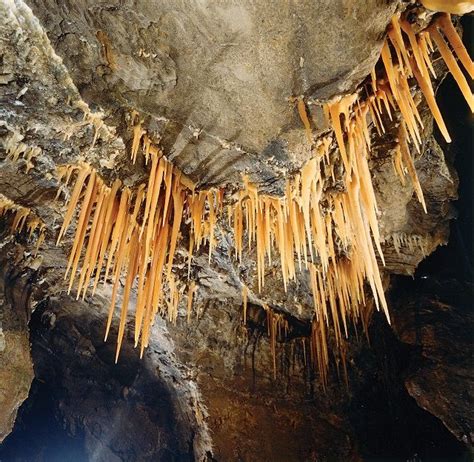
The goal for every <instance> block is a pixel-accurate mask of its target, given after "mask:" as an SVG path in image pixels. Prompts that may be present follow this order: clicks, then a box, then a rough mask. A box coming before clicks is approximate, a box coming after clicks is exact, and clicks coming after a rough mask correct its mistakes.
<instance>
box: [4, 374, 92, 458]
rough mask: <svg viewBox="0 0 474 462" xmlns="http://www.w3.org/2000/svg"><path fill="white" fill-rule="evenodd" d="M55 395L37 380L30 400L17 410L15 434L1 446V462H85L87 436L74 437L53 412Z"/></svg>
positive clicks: (32, 387) (11, 434) (32, 386)
mask: <svg viewBox="0 0 474 462" xmlns="http://www.w3.org/2000/svg"><path fill="white" fill-rule="evenodd" d="M54 409H55V404H54V393H53V390H52V389H51V388H50V387H49V386H48V384H47V383H42V382H40V381H38V380H36V379H35V380H34V381H33V383H32V385H31V390H30V394H29V397H28V399H27V400H26V401H25V402H24V403H23V405H22V406H21V407H20V409H19V411H18V416H17V419H16V421H15V426H14V428H13V431H12V433H10V435H9V436H8V437H7V438H6V439H5V441H4V442H3V444H2V445H0V461H2V462H10V461H11V462H64V461H68V462H84V461H87V460H88V458H87V455H86V452H85V448H84V436H83V434H82V432H79V431H78V433H77V434H76V435H75V436H72V435H71V434H70V433H69V432H68V431H66V430H65V429H64V428H62V427H61V425H60V420H58V416H57V415H55V413H54Z"/></svg>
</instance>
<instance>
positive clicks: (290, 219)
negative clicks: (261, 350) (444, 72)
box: [57, 15, 474, 382]
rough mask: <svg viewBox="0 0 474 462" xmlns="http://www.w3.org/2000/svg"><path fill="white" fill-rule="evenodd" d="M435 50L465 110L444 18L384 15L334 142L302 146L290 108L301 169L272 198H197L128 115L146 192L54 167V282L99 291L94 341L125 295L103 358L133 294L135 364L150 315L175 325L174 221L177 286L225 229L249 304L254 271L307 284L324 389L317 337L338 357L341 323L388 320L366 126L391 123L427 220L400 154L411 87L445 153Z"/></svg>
mask: <svg viewBox="0 0 474 462" xmlns="http://www.w3.org/2000/svg"><path fill="white" fill-rule="evenodd" d="M434 45H436V47H437V49H438V51H439V52H440V55H441V57H442V58H443V60H444V61H445V63H446V65H447V66H448V69H449V70H450V71H451V73H452V74H453V76H454V78H455V79H456V81H457V83H458V85H459V87H460V89H461V91H462V92H463V95H464V97H465V98H466V100H467V102H468V104H469V105H470V107H471V109H474V104H473V99H472V98H473V97H472V93H471V92H470V90H469V87H468V85H467V82H466V78H465V77H464V75H463V73H462V71H461V70H460V66H459V64H458V61H457V59H456V58H458V59H459V61H460V62H461V64H462V66H463V67H464V68H465V69H466V71H467V72H468V73H469V74H470V75H471V77H472V73H473V66H472V61H471V60H470V58H469V56H468V55H467V52H466V51H465V49H464V47H463V46H462V42H461V41H460V38H459V36H458V35H457V32H456V29H455V28H454V27H453V25H452V23H451V20H450V17H449V15H440V16H438V17H437V18H435V20H434V22H433V23H432V24H431V25H430V26H429V27H428V29H426V30H424V31H422V32H420V33H417V34H415V33H414V31H413V29H412V26H411V25H410V24H409V23H408V22H407V21H406V20H405V19H400V18H398V17H394V18H393V20H392V23H391V25H390V27H389V30H388V38H387V40H386V41H385V43H384V45H383V48H382V52H381V63H382V66H381V68H380V69H379V72H378V73H376V72H375V70H374V72H372V73H371V82H370V84H369V85H367V86H365V87H364V91H359V92H357V93H355V94H351V95H346V96H342V97H341V96H340V97H337V98H335V99H333V100H332V101H330V102H328V103H326V104H325V105H324V106H323V109H324V113H325V115H326V118H327V120H328V122H329V123H330V124H331V127H332V129H333V134H334V138H333V137H332V136H327V137H325V138H323V139H319V140H316V141H314V139H313V136H312V129H311V126H312V122H311V118H310V117H309V115H308V112H307V109H306V105H305V102H304V100H303V99H302V98H298V99H296V100H295V101H296V105H297V110H298V113H299V116H300V118H301V121H302V123H303V125H304V129H305V132H306V136H307V141H308V143H310V144H311V149H312V157H311V159H309V160H308V161H307V162H306V163H305V165H304V166H303V168H302V169H301V171H300V173H299V174H298V175H296V176H294V177H293V178H291V179H288V180H287V183H286V190H285V195H284V196H283V197H275V196H270V195H267V194H262V193H261V192H260V191H259V188H258V185H256V184H253V183H252V182H251V181H250V180H249V178H247V177H245V176H244V177H243V188H242V189H241V190H240V191H238V192H237V193H236V194H234V196H233V198H232V199H231V200H230V202H229V203H228V204H227V207H224V195H223V191H222V190H218V189H211V190H199V191H197V190H196V188H195V186H194V184H193V182H192V181H191V180H190V179H189V178H187V177H185V176H184V175H183V174H182V173H181V172H180V171H179V170H178V169H177V168H176V167H174V166H173V164H171V163H170V162H169V161H168V160H167V159H166V158H165V156H164V155H163V152H162V151H161V149H160V148H159V147H158V146H157V145H156V144H155V143H154V142H153V140H152V139H151V137H150V136H149V135H148V133H147V131H146V130H145V129H144V128H143V126H142V122H141V121H140V118H139V115H138V114H137V113H134V114H133V117H132V120H133V121H132V125H133V127H132V130H133V141H132V148H131V160H132V162H133V163H135V162H136V161H137V159H138V156H139V154H141V155H143V157H144V161H145V163H146V164H147V165H148V166H149V169H150V173H149V177H148V182H147V184H142V185H140V186H138V187H137V188H129V187H125V186H123V185H122V184H121V182H120V181H119V180H116V181H115V182H114V183H113V184H112V185H106V184H105V183H104V181H103V180H102V179H101V178H100V176H99V174H98V173H97V172H96V171H95V170H94V169H93V168H92V167H91V166H90V165H88V164H86V163H83V162H82V163H79V164H77V165H66V166H61V167H60V168H59V170H58V175H59V177H60V179H61V180H62V181H63V182H64V183H66V184H69V183H74V186H73V188H72V192H71V195H70V197H69V201H68V206H67V211H66V213H65V217H64V222H63V225H62V227H61V230H60V232H59V235H58V240H57V242H58V243H59V242H60V241H61V240H62V239H63V238H64V235H65V233H66V232H67V230H68V228H69V226H70V225H71V223H72V222H73V218H74V217H76V216H77V219H76V224H75V231H74V239H73V244H72V248H71V252H70V254H69V260H68V264H67V269H66V274H65V279H66V280H67V281H68V288H69V291H72V290H73V288H74V290H75V292H76V297H77V298H79V297H82V298H84V297H85V296H86V294H87V293H88V292H90V293H92V294H93V293H95V291H96V289H97V287H98V284H99V282H102V283H111V284H112V293H111V302H110V307H109V316H108V321H107V326H106V335H105V337H106V338H107V337H108V335H109V333H110V328H111V325H112V321H113V318H114V316H113V315H114V312H115V310H116V304H117V298H118V296H119V288H120V285H121V284H123V286H124V287H123V291H122V301H121V305H120V320H119V328H118V336H117V353H116V359H118V355H119V352H120V347H121V344H122V342H123V337H124V334H125V328H126V320H127V316H128V312H129V305H130V299H131V296H132V293H134V294H136V300H135V302H134V305H135V307H136V308H135V312H134V317H135V325H134V331H133V334H134V342H135V346H138V345H139V344H140V350H141V354H142V355H143V351H144V348H146V346H148V344H149V340H150V332H151V326H152V324H153V322H154V319H155V316H156V315H157V314H158V313H159V314H160V315H162V316H163V317H166V318H167V319H168V320H169V321H171V322H175V321H176V318H177V315H178V306H179V302H180V299H181V297H182V295H183V293H184V291H185V287H184V286H181V285H180V284H181V283H180V282H179V281H180V279H179V278H178V277H176V275H175V274H174V273H173V262H174V259H175V254H176V249H177V246H178V241H179V239H180V230H181V228H182V226H183V224H184V223H186V226H188V228H189V229H188V233H187V235H189V247H188V277H189V275H190V269H191V264H192V259H193V254H194V253H195V252H198V251H199V250H200V248H201V247H202V246H203V245H204V244H207V246H208V257H209V261H210V260H211V259H212V254H213V251H214V249H215V246H216V244H217V239H218V236H217V231H218V227H219V224H220V223H224V221H227V222H228V224H229V225H230V227H231V228H232V230H233V236H234V255H235V258H236V259H237V260H238V261H242V258H243V253H244V249H245V247H246V244H247V245H248V247H249V249H252V248H255V253H256V267H257V270H256V272H257V274H256V281H257V282H256V290H257V291H258V292H260V291H262V289H263V287H264V285H265V275H266V272H267V269H268V268H269V267H270V266H272V265H273V263H274V262H275V261H276V262H278V265H279V268H280V270H281V278H282V285H283V288H284V290H285V291H286V290H287V289H288V286H289V284H291V283H293V282H294V281H296V280H297V279H298V278H301V277H304V276H303V275H305V274H306V275H307V277H308V279H309V282H310V287H311V290H312V295H313V300H314V312H315V316H314V321H313V328H312V334H311V348H310V354H311V357H312V358H313V360H314V363H315V364H316V365H317V366H318V368H319V371H320V376H321V378H322V380H323V382H325V381H326V377H327V369H328V363H329V356H330V355H329V353H328V336H329V333H330V332H332V333H333V335H334V338H335V342H336V346H337V347H339V348H343V346H342V345H343V343H344V338H346V337H347V336H348V334H349V329H350V325H351V323H352V324H356V323H357V322H359V321H362V323H363V324H364V329H365V330H366V328H367V326H366V324H367V322H368V320H367V310H366V309H365V307H366V306H367V301H368V299H369V298H373V300H374V302H375V306H376V308H377V309H381V310H382V311H383V312H384V314H385V316H386V317H387V320H388V321H390V317H389V311H388V306H387V302H386V299H385V295H384V288H383V282H382V276H381V272H380V269H379V263H380V264H381V265H384V257H383V253H382V248H381V242H382V241H383V239H382V238H381V236H380V233H379V228H378V217H379V214H380V210H379V209H378V206H377V202H376V197H375V192H374V188H373V185H372V178H371V174H370V156H371V136H370V134H371V125H370V124H371V123H372V125H373V126H374V127H375V130H376V131H377V132H378V134H379V135H382V134H383V133H385V123H386V120H390V121H393V122H394V123H397V124H398V127H399V128H398V138H397V145H396V148H395V154H394V168H395V171H396V173H397V174H398V176H399V177H400V179H401V181H402V182H405V176H407V175H408V176H409V177H410V179H411V181H412V184H413V187H414V190H415V193H416V196H417V197H418V200H419V201H420V203H421V204H422V206H423V208H424V210H425V211H427V207H426V203H425V200H424V197H423V192H422V190H421V186H420V183H419V180H418V176H417V173H416V169H415V164H414V156H413V155H412V150H414V151H416V152H418V153H419V152H421V130H422V129H423V123H422V118H421V116H420V113H419V110H418V106H419V105H418V102H417V101H415V99H414V97H413V92H412V89H411V88H412V86H413V82H414V81H416V82H417V83H418V85H419V87H420V89H421V91H422V93H423V95H424V97H425V100H426V103H427V105H428V107H429V108H430V110H431V112H432V114H433V117H434V119H435V121H436V123H437V125H438V127H439V129H440V132H441V133H442V135H443V136H444V137H445V139H446V141H450V136H449V133H448V131H447V128H446V125H445V123H444V121H443V118H442V116H441V113H440V111H439V108H438V106H437V104H436V100H435V97H434V87H433V83H432V81H431V77H430V75H431V76H433V77H435V71H434V66H433V63H432V60H431V55H432V53H433V52H434V51H435V48H434ZM335 147H337V153H338V155H336V156H334V148H335ZM335 162H337V163H340V165H341V166H342V174H338V175H342V182H343V185H344V187H343V188H342V189H341V188H339V189H337V188H331V187H330V186H331V185H332V184H334V181H335V169H334V164H335ZM339 170H340V169H339ZM76 211H77V213H76ZM226 212H227V217H224V215H225V213H226ZM245 241H246V242H245ZM368 289H370V293H368ZM196 291H197V285H196V283H195V281H190V283H189V285H188V290H187V299H188V302H187V318H188V320H189V319H190V316H191V310H192V301H193V298H194V297H195V294H196ZM249 296H250V289H248V288H247V287H246V286H243V288H242V298H243V301H244V322H245V321H246V318H247V303H248V299H249ZM267 308H268V307H267ZM266 311H267V314H268V322H267V324H268V329H269V336H270V339H271V343H272V351H273V357H274V359H273V361H274V366H275V368H276V360H275V342H276V339H277V338H279V336H280V335H281V328H282V326H283V327H284V325H285V324H284V321H283V318H281V317H279V315H277V314H275V313H274V312H273V311H272V310H271V309H269V308H268V309H266ZM341 351H342V350H341ZM305 354H306V353H305Z"/></svg>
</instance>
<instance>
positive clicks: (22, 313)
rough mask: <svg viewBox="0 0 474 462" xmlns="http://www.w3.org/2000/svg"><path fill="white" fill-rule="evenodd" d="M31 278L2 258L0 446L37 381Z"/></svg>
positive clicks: (0, 260) (0, 282)
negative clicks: (31, 325) (31, 328)
mask: <svg viewBox="0 0 474 462" xmlns="http://www.w3.org/2000/svg"><path fill="white" fill-rule="evenodd" d="M2 255H3V249H2ZM29 276H30V275H29V274H28V273H24V272H23V271H21V270H20V271H18V270H17V271H15V269H14V268H7V267H6V265H5V260H4V259H3V258H0V409H1V412H0V443H1V442H2V441H3V440H4V439H5V437H6V436H7V435H8V434H9V433H10V431H11V430H12V428H13V424H14V422H15V418H16V414H17V411H18V408H19V407H20V405H21V403H22V402H23V401H24V400H25V399H26V398H27V397H28V392H29V390H30V384H31V381H32V380H33V364H32V361H31V356H30V341H29V332H28V320H29V317H30V311H31V308H30V305H29V294H28V292H29V290H30V288H29V284H28V278H29Z"/></svg>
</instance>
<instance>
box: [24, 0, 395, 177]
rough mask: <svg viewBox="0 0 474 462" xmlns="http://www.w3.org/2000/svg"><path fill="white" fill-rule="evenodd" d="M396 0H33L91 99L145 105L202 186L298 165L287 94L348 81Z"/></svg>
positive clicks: (356, 79) (356, 75)
mask: <svg viewBox="0 0 474 462" xmlns="http://www.w3.org/2000/svg"><path fill="white" fill-rule="evenodd" d="M397 3H398V2H390V4H388V2H381V1H380V0H370V1H367V2H363V3H360V2H346V1H343V0H338V1H334V2H317V3H312V2H298V3H295V4H289V3H288V2H286V1H283V0H281V1H274V2H272V3H271V4H270V5H269V4H268V2H265V1H257V2H241V3H239V4H236V3H229V2H221V1H218V2H215V1H193V2H184V3H183V2H181V1H171V2H170V1H161V2H158V3H157V2H154V3H148V2H143V1H131V2H127V4H126V5H122V6H121V7H113V6H109V5H105V4H104V5H102V4H97V2H95V1H79V2H77V1H66V2H64V1H62V0H60V1H42V0H40V1H32V2H30V3H29V4H30V6H31V7H32V8H33V11H34V13H35V15H36V16H37V17H38V18H39V19H40V20H41V22H42V24H43V25H44V27H45V28H46V30H47V31H48V36H49V38H50V40H51V42H52V44H53V47H54V49H55V51H56V52H57V53H58V55H59V56H61V57H62V58H63V60H64V63H65V65H66V67H67V68H68V69H69V71H70V75H71V77H72V79H73V80H74V82H75V84H76V85H77V87H78V88H79V89H80V91H81V94H82V95H83V97H84V98H85V100H86V101H88V102H90V103H92V102H93V103H94V104H96V105H100V106H101V107H103V108H104V109H105V110H106V111H107V113H110V114H111V116H114V115H116V113H117V111H118V110H119V108H120V107H121V108H127V109H129V108H133V109H135V110H137V111H139V112H141V113H144V114H149V115H150V117H151V122H152V124H151V126H153V124H156V129H157V131H159V133H160V136H161V137H162V138H163V140H162V144H163V146H164V148H165V150H166V152H167V153H169V158H170V160H172V161H173V163H174V164H175V165H177V166H178V167H179V168H180V169H181V170H182V171H184V173H186V174H188V175H190V176H192V177H193V178H194V179H195V180H196V181H198V182H199V184H200V185H209V184H217V185H219V184H222V183H224V182H226V183H232V182H234V183H235V182H239V181H240V179H241V178H240V175H241V172H242V171H244V170H248V171H249V173H251V174H253V175H252V176H254V177H256V179H258V181H259V183H265V180H267V181H270V182H274V181H275V177H276V178H278V177H280V178H281V175H282V173H283V172H282V169H287V168H288V166H289V165H291V162H292V161H293V162H294V161H296V163H297V164H298V163H299V164H301V162H302V160H303V159H301V158H300V159H298V158H296V159H294V158H292V156H293V155H294V154H292V153H295V152H299V151H301V149H302V148H301V144H302V141H303V140H304V138H303V137H304V133H303V132H302V131H301V130H299V128H300V127H301V121H300V120H299V116H298V113H297V111H296V109H295V105H294V104H293V103H291V102H290V101H289V99H290V98H292V97H295V96H299V95H306V96H311V97H312V98H315V99H327V98H330V97H332V96H334V95H337V94H340V93H344V92H348V91H351V90H353V89H354V88H355V86H356V85H357V84H359V83H360V81H361V80H363V79H364V78H365V77H366V76H367V74H368V73H369V72H370V69H371V68H372V67H373V66H374V64H375V62H376V61H377V59H378V57H379V53H380V48H381V45H382V39H383V35H384V32H385V28H386V25H387V23H388V22H389V21H390V18H391V15H392V14H393V12H394V10H395V8H396V6H397ZM315 116H316V114H315ZM320 116H321V114H320ZM319 128H321V126H320V127H319ZM295 129H298V130H296V133H295ZM196 132H198V133H200V134H199V136H195V133H196ZM262 180H263V181H262Z"/></svg>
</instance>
